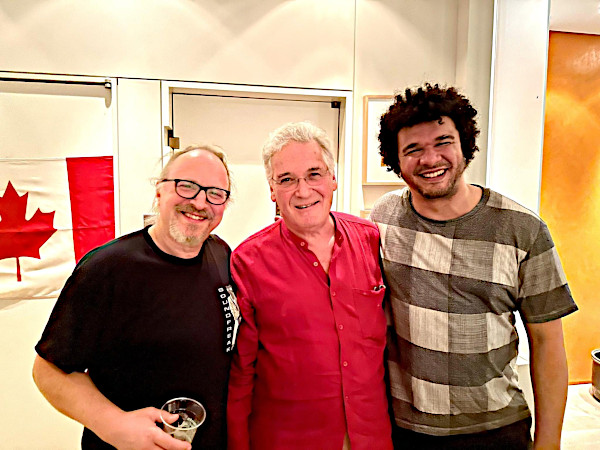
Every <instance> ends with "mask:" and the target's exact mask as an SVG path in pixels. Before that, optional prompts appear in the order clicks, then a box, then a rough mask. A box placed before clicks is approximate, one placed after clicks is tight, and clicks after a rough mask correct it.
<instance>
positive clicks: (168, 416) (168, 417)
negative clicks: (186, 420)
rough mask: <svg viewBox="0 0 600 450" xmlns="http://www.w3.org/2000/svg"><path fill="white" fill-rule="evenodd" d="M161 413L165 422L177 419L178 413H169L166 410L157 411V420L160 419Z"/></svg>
mask: <svg viewBox="0 0 600 450" xmlns="http://www.w3.org/2000/svg"><path fill="white" fill-rule="evenodd" d="M161 414H162V418H163V419H164V420H165V422H167V423H173V422H175V421H176V420H177V419H179V414H171V413H168V412H165V411H163V412H162V413H159V416H158V420H159V421H160V420H161V419H160V416H161Z"/></svg>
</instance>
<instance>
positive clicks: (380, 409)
mask: <svg viewBox="0 0 600 450" xmlns="http://www.w3.org/2000/svg"><path fill="white" fill-rule="evenodd" d="M332 215H333V217H334V221H335V243H334V247H333V253H332V257H331V263H330V266H329V275H328V274H327V273H325V271H324V270H323V267H322V266H321V265H320V263H319V260H318V259H317V257H316V256H315V254H314V253H313V252H311V251H310V250H309V249H308V244H307V243H306V242H305V241H303V240H302V239H300V238H298V237H297V236H295V235H294V234H292V233H291V232H290V231H289V230H288V229H287V227H286V226H285V223H284V222H283V221H282V220H278V221H277V222H275V223H274V224H272V225H271V226H269V227H267V228H265V229H263V230H262V231H260V232H258V233H256V234H255V235H253V236H251V237H250V238H248V239H247V240H246V241H244V242H243V243H242V244H240V246H239V247H238V248H237V249H236V250H235V251H234V252H233V255H232V259H231V267H232V275H233V279H234V280H235V282H236V284H237V287H238V301H239V305H240V309H241V312H242V316H243V321H242V324H241V326H240V330H239V335H238V339H237V350H236V354H235V355H234V359H233V365H232V368H231V374H230V381H229V402H228V410H227V418H228V419H227V420H228V439H229V444H228V445H229V449H232V450H241V449H256V450H269V449H278V450H281V449H285V450H294V449H302V450H305V449H333V450H341V449H342V445H343V441H344V436H345V434H346V432H348V435H349V437H350V444H351V446H352V450H361V449H367V448H368V449H370V450H371V449H377V450H380V449H391V448H392V443H391V437H390V434H391V428H390V418H389V415H388V410H387V399H386V393H385V384H384V366H383V350H384V347H385V331H386V321H385V317H384V313H383V309H382V304H381V302H382V300H383V295H384V290H385V289H384V288H383V282H382V276H381V271H380V267H379V258H378V255H379V234H378V231H377V227H375V226H374V225H373V224H371V223H370V222H368V221H365V220H363V219H359V218H357V217H354V216H350V215H347V214H342V213H332Z"/></svg>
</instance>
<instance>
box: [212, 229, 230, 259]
mask: <svg viewBox="0 0 600 450" xmlns="http://www.w3.org/2000/svg"><path fill="white" fill-rule="evenodd" d="M206 242H207V244H208V245H210V246H211V247H213V248H220V249H222V250H224V251H226V252H227V255H231V247H229V244H228V243H227V242H225V241H224V240H223V239H221V238H220V237H219V236H218V235H216V234H211V235H210V236H208V239H207V240H206Z"/></svg>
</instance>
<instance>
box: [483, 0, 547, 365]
mask: <svg viewBox="0 0 600 450" xmlns="http://www.w3.org/2000/svg"><path fill="white" fill-rule="evenodd" d="M496 3H497V8H496V18H495V36H494V59H495V61H494V71H493V78H492V80H493V81H492V103H491V108H490V122H491V127H490V135H489V146H488V163H487V184H488V186H489V187H490V188H492V189H494V190H496V191H498V192H500V193H502V194H504V195H506V196H507V197H510V198H512V199H513V200H515V201H517V202H519V203H521V204H522V205H523V206H525V207H527V208H529V209H530V210H532V211H534V212H536V213H538V212H539V202H540V186H541V179H542V147H543V138H544V136H543V134H544V100H545V97H546V67H547V60H548V58H547V54H548V17H549V8H550V3H549V1H548V0H497V2H496ZM517 330H518V332H519V338H520V341H519V359H518V363H519V364H527V363H528V362H529V347H528V343H527V335H526V332H525V328H524V326H523V323H522V322H521V320H520V319H519V320H518V322H517Z"/></svg>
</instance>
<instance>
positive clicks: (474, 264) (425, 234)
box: [371, 188, 577, 436]
mask: <svg viewBox="0 0 600 450" xmlns="http://www.w3.org/2000/svg"><path fill="white" fill-rule="evenodd" d="M482 189H483V196H482V198H481V201H480V202H479V203H478V205H477V206H476V207H475V208H474V209H473V210H472V211H470V212H469V213H467V214H465V215H464V216H462V217H459V218H457V219H452V220H446V221H436V220H431V219H427V218H425V217H423V216H420V215H419V214H418V213H417V212H416V211H415V210H414V208H413V207H412V204H411V201H410V191H409V190H408V188H405V189H402V190H398V191H394V192H390V193H388V194H386V195H385V196H383V197H382V198H380V199H379V200H378V201H377V203H376V204H375V206H374V208H373V212H372V214H371V220H373V221H374V222H375V223H377V225H378V226H379V229H380V233H381V246H382V250H383V266H384V271H385V276H386V281H387V284H388V290H389V297H390V306H391V310H392V319H393V324H394V331H395V332H392V333H391V334H390V337H389V342H388V347H389V356H388V367H389V373H390V385H391V394H392V405H393V410H394V415H395V419H396V423H397V424H398V425H399V426H401V427H404V428H408V429H411V430H414V431H418V432H421V433H426V434H431V435H438V436H443V435H453V434H464V433H477V432H481V431H485V430H490V429H494V428H498V427H501V426H505V425H509V424H511V423H514V422H516V421H518V420H521V419H524V418H526V417H528V416H529V415H530V412H529V409H528V407H527V403H526V401H525V398H524V397H523V394H522V391H521V390H520V388H519V386H518V380H517V372H516V361H517V344H518V336H517V331H516V329H515V311H519V313H520V314H521V317H522V319H523V321H524V322H546V321H550V320H554V319H558V318H560V317H563V316H565V315H567V314H569V313H571V312H573V311H575V310H577V306H576V305H575V303H574V301H573V298H572V297H571V293H570V291H569V288H568V285H567V283H566V278H565V275H564V272H563V270H562V267H561V264H560V261H559V259H558V255H557V252H556V249H555V247H554V243H553V242H552V238H551V237H550V233H549V231H548V228H547V227H546V225H545V224H544V222H542V220H541V219H540V218H539V217H538V216H536V215H535V214H534V213H532V212H531V211H529V210H527V209H526V208H524V207H522V206H521V205H519V204H518V203H516V202H514V201H512V200H510V199H508V198H506V197H503V196H502V195H500V194H498V193H496V192H493V191H490V190H489V189H485V188H482Z"/></svg>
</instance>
